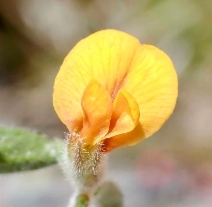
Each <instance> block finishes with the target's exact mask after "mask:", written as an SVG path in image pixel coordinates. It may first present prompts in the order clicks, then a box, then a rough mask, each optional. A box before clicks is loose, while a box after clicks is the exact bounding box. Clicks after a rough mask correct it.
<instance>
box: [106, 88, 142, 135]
mask: <svg viewBox="0 0 212 207" xmlns="http://www.w3.org/2000/svg"><path fill="white" fill-rule="evenodd" d="M139 114H140V113H139V107H138V104H137V102H136V100H135V99H134V98H133V97H132V96H131V95H130V94H129V93H128V92H127V91H126V90H124V89H121V90H119V92H118V94H117V96H116V98H115V100H114V102H113V112H112V117H111V121H110V129H109V132H108V134H107V135H106V136H105V138H109V137H112V136H116V135H118V134H123V133H126V132H129V131H132V130H133V129H134V128H135V127H136V125H137V124H138V120H139Z"/></svg>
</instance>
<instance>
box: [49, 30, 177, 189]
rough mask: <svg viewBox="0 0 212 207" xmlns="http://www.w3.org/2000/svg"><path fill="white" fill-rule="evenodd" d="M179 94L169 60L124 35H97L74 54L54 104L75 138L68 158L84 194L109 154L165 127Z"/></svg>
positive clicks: (69, 57) (112, 32) (62, 72)
mask: <svg viewBox="0 0 212 207" xmlns="http://www.w3.org/2000/svg"><path fill="white" fill-rule="evenodd" d="M177 88H178V82H177V75H176V72H175V69H174V66H173V64H172V62H171V60H170V58H169V57H168V56H167V55H166V54H165V53H164V52H162V51H161V50H159V49H158V48H156V47H154V46H151V45H144V44H141V43H140V42H139V41H138V40H137V39H136V38H135V37H133V36H131V35H129V34H126V33H124V32H121V31H116V30H103V31H99V32H96V33H94V34H92V35H90V36H88V37H87V38H85V39H83V40H81V41H80V42H79V43H78V44H77V45H76V46H75V47H74V48H73V49H72V50H71V52H70V53H69V54H68V55H67V57H66V58H65V60H64V62H63V64H62V66H61V68H60V71H59V73H58V75H57V77H56V79H55V84H54V94H53V103H54V108H55V110H56V112H57V114H58V116H59V118H60V119H61V121H62V122H63V123H64V124H65V125H66V126H67V128H68V129H69V132H70V134H69V135H68V137H67V148H66V158H67V160H68V163H69V165H70V168H71V169H72V170H71V174H73V176H72V177H74V180H75V181H76V183H77V186H78V187H79V186H80V187H79V191H80V192H85V191H86V189H90V187H92V186H95V185H96V183H97V181H98V180H99V178H100V177H101V175H102V174H103V171H104V169H103V168H104V164H103V162H104V161H103V160H104V159H103V157H104V154H105V153H108V152H110V151H111V150H113V149H116V148H118V147H122V146H131V145H135V144H137V143H138V142H140V141H141V140H143V139H145V138H147V137H149V136H151V135H152V134H153V133H155V132H156V131H157V130H159V129H160V128H161V127H162V125H163V124H164V123H165V121H166V120H167V119H168V118H169V116H170V115H171V114H172V112H173V109H174V107H175V104H176V99H177V93H178V90H177Z"/></svg>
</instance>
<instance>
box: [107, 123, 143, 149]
mask: <svg viewBox="0 0 212 207" xmlns="http://www.w3.org/2000/svg"><path fill="white" fill-rule="evenodd" d="M144 138H145V137H144V131H143V128H142V126H141V124H140V123H138V125H137V126H136V127H135V129H134V130H132V131H130V132H127V133H124V134H119V135H117V136H114V137H111V138H108V139H105V140H104V145H105V150H104V152H110V151H112V150H114V149H116V148H118V147H125V146H132V145H135V144H137V143H138V142H140V141H141V140H143V139H144Z"/></svg>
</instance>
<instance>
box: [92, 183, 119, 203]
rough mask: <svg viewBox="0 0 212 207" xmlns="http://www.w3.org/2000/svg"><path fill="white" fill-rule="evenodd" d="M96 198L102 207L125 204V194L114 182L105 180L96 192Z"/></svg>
mask: <svg viewBox="0 0 212 207" xmlns="http://www.w3.org/2000/svg"><path fill="white" fill-rule="evenodd" d="M95 199H96V201H97V203H98V204H99V206H101V207H122V206H123V195H122V193H121V192H120V190H119V188H118V187H117V186H116V185H115V184H114V183H112V182H104V183H103V184H102V185H101V186H100V187H99V188H98V189H97V191H96V192H95Z"/></svg>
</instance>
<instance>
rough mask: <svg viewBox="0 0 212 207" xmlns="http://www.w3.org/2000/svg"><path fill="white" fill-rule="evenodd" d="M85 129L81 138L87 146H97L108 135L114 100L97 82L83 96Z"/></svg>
mask: <svg viewBox="0 0 212 207" xmlns="http://www.w3.org/2000/svg"><path fill="white" fill-rule="evenodd" d="M81 103H82V109H83V112H84V116H83V128H82V131H81V132H80V134H81V137H83V138H84V141H85V142H86V143H87V144H96V143H97V142H99V141H100V140H101V139H102V138H104V136H105V135H106V134H107V133H108V130H109V125H110V118H111V113H112V99H111V97H110V94H109V93H108V91H107V90H106V89H105V88H104V87H103V86H102V85H101V84H100V83H99V82H98V81H96V80H94V79H93V80H91V81H90V83H89V84H88V85H87V87H86V88H85V91H84V93H83V95H82V102H81Z"/></svg>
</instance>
